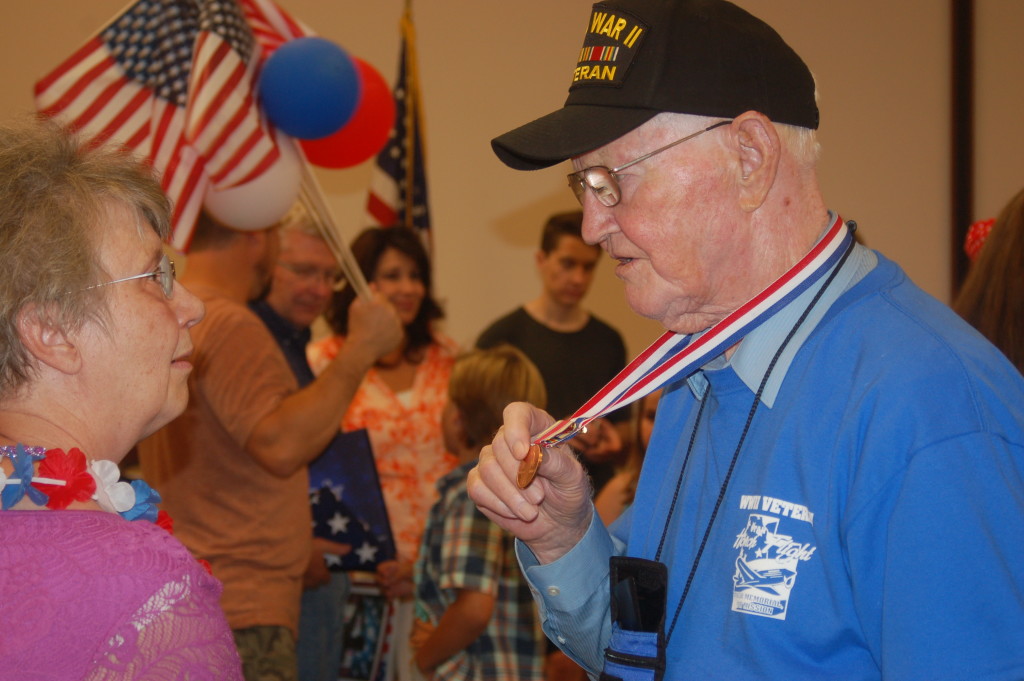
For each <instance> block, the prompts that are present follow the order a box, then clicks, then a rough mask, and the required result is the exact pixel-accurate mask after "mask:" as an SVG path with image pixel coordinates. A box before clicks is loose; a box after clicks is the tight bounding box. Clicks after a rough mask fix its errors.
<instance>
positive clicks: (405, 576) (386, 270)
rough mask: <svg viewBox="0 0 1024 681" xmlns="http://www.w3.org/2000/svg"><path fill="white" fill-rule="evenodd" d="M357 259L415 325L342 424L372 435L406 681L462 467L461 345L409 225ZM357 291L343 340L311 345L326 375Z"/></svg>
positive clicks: (334, 311)
mask: <svg viewBox="0 0 1024 681" xmlns="http://www.w3.org/2000/svg"><path fill="white" fill-rule="evenodd" d="M352 253H353V255H354V256H355V258H356V260H357V262H358V263H359V267H360V269H361V270H362V271H363V274H364V276H366V279H367V281H368V282H369V283H370V286H371V288H373V289H374V290H376V291H378V292H380V293H382V294H384V296H386V297H387V298H388V300H389V301H390V302H391V304H392V305H394V307H395V310H396V311H397V312H398V315H399V318H400V319H401V320H402V323H403V325H404V327H405V335H404V337H403V340H402V342H401V343H400V344H399V345H398V346H397V347H396V348H395V349H394V350H393V351H392V352H391V353H389V354H387V355H385V356H384V357H382V358H381V359H380V360H379V361H378V362H377V364H376V365H375V366H374V367H373V368H372V369H371V370H370V371H369V372H368V373H367V374H366V377H365V378H364V380H363V382H362V385H361V386H360V387H359V390H358V392H357V393H356V395H355V397H354V398H353V399H352V403H351V405H350V406H349V409H348V411H346V412H345V414H344V417H343V418H342V420H341V427H342V430H346V431H348V430H356V429H359V428H366V429H367V431H368V433H369V436H370V441H371V443H372V444H373V451H374V458H375V461H376V464H377V472H378V475H379V477H380V483H381V488H382V490H383V493H384V502H385V505H386V506H387V511H388V518H389V520H390V523H391V531H392V533H393V535H394V538H395V545H396V548H397V552H398V557H397V560H395V561H388V562H386V563H382V564H381V565H380V566H379V567H378V569H377V575H376V577H377V583H378V585H379V587H380V589H381V591H382V593H383V594H384V595H386V596H387V597H389V598H391V599H392V605H393V606H394V615H395V621H394V622H393V623H392V624H393V626H394V629H393V630H394V634H393V636H392V637H391V643H392V645H391V646H390V650H391V651H392V653H393V654H394V653H397V657H392V656H389V657H391V660H390V664H388V667H389V669H388V672H387V674H386V678H396V677H395V676H393V674H396V673H397V678H404V670H405V669H407V668H408V665H407V664H406V662H405V661H404V655H405V654H406V653H407V651H408V646H407V640H408V631H409V628H410V627H411V622H412V601H411V597H412V593H413V588H412V587H413V584H412V568H413V565H414V563H415V560H416V552H417V550H418V548H419V544H420V537H421V535H422V534H423V527H424V524H425V522H426V518H427V514H428V513H429V511H430V507H431V506H432V505H433V503H434V501H436V498H437V489H436V487H435V483H436V482H437V480H438V479H439V478H441V477H442V476H443V475H444V474H445V473H447V472H448V471H450V470H452V469H453V468H454V467H455V465H456V463H457V462H456V460H455V458H454V457H453V456H452V455H451V454H449V453H448V452H446V451H445V447H444V442H443V440H442V435H441V411H442V409H443V408H444V404H445V401H446V400H447V395H448V377H449V375H450V374H451V369H452V365H453V363H454V361H455V354H456V347H455V344H454V343H453V342H452V341H451V340H450V339H448V338H447V337H445V336H443V335H441V334H440V333H439V332H438V331H437V329H436V328H435V326H434V325H435V322H436V321H437V320H439V319H440V318H441V317H442V315H443V313H442V311H441V308H440V306H439V305H438V304H437V302H436V301H435V300H434V299H433V297H432V291H431V272H430V262H429V260H428V258H427V254H426V251H425V250H424V248H423V245H422V243H421V242H420V240H419V237H418V236H417V235H416V234H415V233H414V232H413V231H412V230H410V229H406V228H404V227H389V228H379V227H374V228H371V229H368V230H366V231H364V232H363V233H362V234H360V235H359V236H358V237H357V238H356V240H355V241H354V242H353V244H352ZM354 296H355V292H354V291H353V287H351V286H347V287H346V288H345V289H343V290H342V291H340V292H339V293H338V294H336V295H335V298H334V300H333V301H332V304H331V307H330V308H329V310H328V313H327V319H328V322H329V323H330V325H331V328H332V330H333V331H334V335H332V336H330V337H328V338H325V339H323V340H320V341H317V342H315V343H313V344H312V345H311V346H310V349H309V359H310V365H311V366H312V367H313V371H314V372H318V371H319V370H320V369H322V368H323V367H324V366H326V364H327V363H328V362H330V360H331V359H332V358H333V357H334V356H335V355H336V354H337V353H338V351H339V350H340V349H341V347H342V345H344V343H345V336H346V333H347V327H348V307H349V305H350V304H351V302H352V300H353V299H354Z"/></svg>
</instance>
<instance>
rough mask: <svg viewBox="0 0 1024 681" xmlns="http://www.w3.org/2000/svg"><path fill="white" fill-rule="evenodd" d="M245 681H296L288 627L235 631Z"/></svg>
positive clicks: (291, 642) (294, 662) (294, 659)
mask: <svg viewBox="0 0 1024 681" xmlns="http://www.w3.org/2000/svg"><path fill="white" fill-rule="evenodd" d="M232 633H233V634H234V635H235V645H236V646H238V654H239V656H241V658H242V674H243V675H244V676H245V681H298V678H299V672H298V663H297V662H296V658H295V636H294V635H293V634H292V632H291V630H290V629H289V628H288V627H249V628H248V629H235V630H233V632H232Z"/></svg>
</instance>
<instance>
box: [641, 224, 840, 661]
mask: <svg viewBox="0 0 1024 681" xmlns="http://www.w3.org/2000/svg"><path fill="white" fill-rule="evenodd" d="M854 244H855V241H854V240H852V239H851V240H850V244H849V246H847V248H846V251H845V252H844V253H843V256H842V258H840V260H839V262H838V263H837V264H836V266H835V267H834V268H833V269H832V271H831V272H830V273H829V275H828V278H827V279H826V280H825V283H824V284H822V286H821V288H819V289H818V291H817V292H816V293H815V294H814V298H812V299H811V302H810V303H808V305H807V307H806V308H804V311H803V313H801V315H800V318H799V319H797V320H796V323H795V324H793V328H791V329H790V330H789V333H788V334H787V335H786V338H785V340H783V341H782V344H781V345H779V349H778V350H776V351H775V355H774V356H773V357H772V360H771V362H770V363H769V364H768V368H767V369H766V370H765V372H764V376H763V377H762V378H761V385H760V386H759V387H758V389H757V394H756V395H755V396H754V402H753V404H751V405H750V412H749V413H748V414H747V422H746V423H745V424H744V426H743V433H742V434H741V435H740V440H739V442H738V443H737V444H736V451H734V452H733V455H732V461H730V462H729V469H728V471H726V474H725V480H724V481H723V482H722V486H721V488H720V489H719V490H718V499H717V500H716V501H715V507H714V509H713V510H712V511H711V518H710V519H709V520H708V524H707V526H706V527H705V528H704V537H703V538H702V539H701V542H700V547H699V548H698V549H697V555H696V556H695V557H694V559H693V565H692V566H691V567H690V574H689V576H687V578H686V585H685V586H684V587H683V593H682V595H681V596H680V597H679V603H678V604H677V605H676V610H675V614H673V616H672V624H671V625H669V628H668V632H667V634H666V636H665V641H666V643H667V642H668V641H669V640H671V638H672V632H673V631H675V628H676V622H677V621H678V620H679V613H680V612H682V609H683V603H684V602H685V601H686V596H687V594H689V593H690V586H691V585H692V584H693V578H694V575H696V574H697V566H698V565H700V559H701V556H703V555H704V548H705V547H706V546H707V542H708V537H710V536H711V527H712V526H713V525H714V523H715V518H716V517H718V509H719V508H720V507H721V506H722V501H723V500H724V499H725V493H726V491H727V490H728V487H729V480H730V479H731V478H732V473H733V470H734V469H735V468H736V461H737V460H738V459H739V455H740V449H742V448H743V441H744V440H746V438H747V432H748V431H749V430H750V424H751V423H752V422H753V420H754V414H755V413H756V412H757V407H758V405H759V404H760V403H761V394H762V393H763V392H764V389H765V386H767V385H768V379H769V377H771V375H772V370H774V369H775V365H776V364H777V363H778V361H779V357H781V356H782V353H783V351H784V350H785V349H786V346H787V345H789V342H790V341H791V340H792V339H793V336H795V335H796V332H797V330H798V329H799V328H800V326H801V325H803V323H804V321H805V320H806V319H807V316H808V315H809V314H810V312H811V310H812V309H813V308H814V306H815V305H816V304H817V302H818V300H820V299H821V296H822V295H823V294H824V293H825V291H826V290H827V289H828V287H829V285H830V284H831V283H832V281H833V280H834V279H835V278H836V275H837V274H839V271H840V270H841V269H842V268H843V265H844V264H845V263H846V260H847V258H849V257H850V253H851V252H852V251H853V246H854ZM708 386H709V387H708V391H707V392H705V394H704V397H703V398H702V399H701V405H700V409H699V410H698V411H697V418H696V420H695V422H694V424H693V433H691V435H690V444H689V446H688V447H687V449H686V457H685V458H684V459H683V466H682V468H681V469H680V471H679V479H678V480H677V481H676V490H675V494H674V495H673V497H672V505H671V506H670V507H669V512H668V517H667V518H666V519H665V528H664V529H663V530H662V533H661V541H660V542H659V544H658V551H657V554H656V555H655V558H654V559H655V560H658V558H659V557H660V556H661V550H662V547H663V546H664V544H665V538H666V537H667V535H668V528H669V524H670V523H671V521H672V514H673V512H674V511H675V506H676V499H677V498H678V496H679V490H680V487H681V483H682V480H683V473H684V472H685V471H686V463H687V461H689V458H690V452H691V451H692V450H693V444H694V442H695V441H696V437H697V427H698V426H699V425H700V420H701V414H703V412H704V405H705V404H706V403H707V398H708V393H709V392H710V383H709V384H708Z"/></svg>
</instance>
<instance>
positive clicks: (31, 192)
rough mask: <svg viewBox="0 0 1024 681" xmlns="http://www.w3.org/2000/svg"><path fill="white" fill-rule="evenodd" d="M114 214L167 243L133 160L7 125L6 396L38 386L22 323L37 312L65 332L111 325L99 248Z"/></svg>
mask: <svg viewBox="0 0 1024 681" xmlns="http://www.w3.org/2000/svg"><path fill="white" fill-rule="evenodd" d="M112 206H117V207H124V208H127V209H128V210H129V211H130V212H132V213H134V214H135V216H136V218H137V219H136V223H137V225H138V228H139V229H140V230H144V229H147V228H148V229H152V230H153V231H154V232H156V233H157V234H158V235H159V236H160V237H161V238H162V239H163V238H166V236H167V234H168V232H169V230H170V203H169V201H168V200H167V198H166V197H165V196H164V194H163V192H162V191H161V190H160V185H159V183H158V182H157V180H156V178H155V177H154V176H153V173H152V171H151V170H150V169H149V168H148V166H145V165H143V164H142V163H141V162H139V161H138V160H137V159H135V158H133V157H132V156H131V155H130V154H129V153H128V152H127V151H126V150H114V149H109V148H101V149H95V148H92V147H90V146H89V145H88V144H87V143H86V142H85V141H83V140H81V139H79V138H78V137H76V136H75V135H73V134H72V133H70V132H68V131H67V130H65V129H63V128H61V127H60V126H58V125H57V124H55V123H53V122H50V121H45V120H41V119H40V120H30V121H22V122H16V123H7V124H0V272H3V276H0V395H4V396H10V395H12V394H14V393H15V392H16V391H18V390H19V389H20V388H21V387H23V386H24V385H25V384H26V383H28V382H29V381H30V380H31V379H32V377H33V363H32V360H31V357H30V355H29V353H28V350H27V349H26V348H25V346H24V344H23V343H22V340H21V336H20V334H19V331H18V319H19V316H20V315H21V313H22V311H23V310H25V309H26V308H29V307H31V308H34V309H35V310H37V311H38V314H40V315H42V316H43V317H44V319H45V320H46V321H47V323H51V324H54V325H55V326H57V327H59V328H61V329H64V330H66V331H74V330H76V329H78V328H80V327H81V326H82V325H83V324H84V323H85V322H86V321H88V320H101V321H102V319H104V318H105V315H106V313H107V308H106V293H105V289H104V288H97V289H91V290H85V289H86V287H87V286H90V285H92V284H95V283H99V281H100V278H101V276H102V274H103V272H102V268H101V266H100V264H99V259H98V254H97V252H96V245H97V243H98V233H99V232H100V230H102V229H104V220H105V219H107V216H108V215H109V211H110V209H111V207H112Z"/></svg>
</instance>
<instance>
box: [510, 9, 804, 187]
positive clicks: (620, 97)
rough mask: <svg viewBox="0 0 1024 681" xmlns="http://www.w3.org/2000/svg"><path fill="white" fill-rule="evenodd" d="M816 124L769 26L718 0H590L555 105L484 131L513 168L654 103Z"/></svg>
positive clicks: (613, 133)
mask: <svg viewBox="0 0 1024 681" xmlns="http://www.w3.org/2000/svg"><path fill="white" fill-rule="evenodd" d="M751 110H753V111H758V112H760V113H762V114H764V115H765V116H767V117H768V118H769V119H771V120H772V121H775V122H776V123H788V124H790V125H796V126H800V127H804V128H813V129H816V128H817V127H818V105H817V103H816V102H815V98H814V78H813V76H811V72H810V69H808V68H807V65H806V64H804V62H803V60H802V59H800V57H799V56H798V55H797V53H796V52H794V51H793V49H792V48H791V47H790V46H789V45H787V44H786V42H785V41H784V40H783V39H782V38H781V37H780V36H779V34H778V33H776V32H775V30H774V29H773V28H772V27H771V26H769V25H768V24H766V23H764V22H763V21H761V20H760V19H758V18H757V17H755V16H753V15H752V14H750V13H748V12H746V11H745V10H743V9H740V8H739V7H737V6H736V5H734V4H732V3H731V2H726V1H725V0H604V1H603V2H598V3H596V4H594V8H593V11H592V12H591V15H590V21H589V23H588V25H587V32H586V35H585V36H584V39H583V48H582V49H581V50H580V54H579V59H578V61H577V63H576V68H575V70H574V71H573V77H572V84H571V85H570V86H569V97H568V98H567V99H566V100H565V105H564V106H563V107H562V108H561V109H559V110H557V111H554V112H552V113H550V114H548V115H547V116H544V117H542V118H538V119H537V120H535V121H532V122H530V123H527V124H526V125H523V126H521V127H518V128H516V129H515V130H512V131H510V132H507V133H505V134H504V135H501V136H500V137H496V138H494V139H493V140H492V141H491V147H492V148H493V149H494V153H496V154H497V155H498V158H500V159H501V160H502V161H503V162H504V163H505V164H506V165H508V166H510V167H512V168H515V169H517V170H537V169H540V168H546V167H548V166H551V165H554V164H556V163H559V162H561V161H564V160H566V159H567V158H571V157H573V156H577V155H579V154H583V153H586V152H588V151H592V150H594V149H597V148H598V147H602V146H604V145H605V144H608V143H609V142H612V141H613V140H616V139H618V138H619V137H621V136H623V135H625V134H626V133H627V132H629V131H630V130H633V129H634V128H636V127H638V126H640V125H642V124H643V123H646V122H647V121H648V120H650V119H651V118H654V117H655V116H656V115H658V114H659V113H662V112H673V113H685V114H694V115H698V116H712V117H714V116H720V117H722V118H733V117H735V116H738V115H739V114H741V113H743V112H745V111H751Z"/></svg>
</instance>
